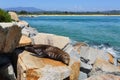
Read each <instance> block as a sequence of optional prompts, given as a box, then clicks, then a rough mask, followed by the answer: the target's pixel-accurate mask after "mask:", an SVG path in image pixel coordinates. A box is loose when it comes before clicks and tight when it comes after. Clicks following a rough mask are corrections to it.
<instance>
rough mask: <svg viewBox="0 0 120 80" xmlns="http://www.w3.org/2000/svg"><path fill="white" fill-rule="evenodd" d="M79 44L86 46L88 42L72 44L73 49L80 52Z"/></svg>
mask: <svg viewBox="0 0 120 80" xmlns="http://www.w3.org/2000/svg"><path fill="white" fill-rule="evenodd" d="M81 46H88V44H86V43H84V42H77V43H75V44H74V45H73V47H74V49H75V50H76V51H77V52H78V53H79V54H80V48H81Z"/></svg>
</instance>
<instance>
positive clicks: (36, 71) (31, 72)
mask: <svg viewBox="0 0 120 80" xmlns="http://www.w3.org/2000/svg"><path fill="white" fill-rule="evenodd" d="M17 70H18V80H23V79H25V80H63V79H64V78H67V77H69V76H70V73H71V69H70V68H69V67H68V66H66V65H65V64H63V63H62V62H59V61H55V60H52V59H48V58H39V57H36V56H33V55H32V53H30V52H27V51H24V52H23V53H21V54H20V55H19V58H18V69H17Z"/></svg>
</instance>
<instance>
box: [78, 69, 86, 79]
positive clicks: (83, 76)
mask: <svg viewBox="0 0 120 80" xmlns="http://www.w3.org/2000/svg"><path fill="white" fill-rule="evenodd" d="M85 79H87V74H86V73H84V72H81V71H80V76H79V79H78V80H85Z"/></svg>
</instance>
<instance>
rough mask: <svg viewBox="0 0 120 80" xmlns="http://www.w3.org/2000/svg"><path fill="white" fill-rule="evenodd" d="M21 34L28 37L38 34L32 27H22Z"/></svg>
mask: <svg viewBox="0 0 120 80" xmlns="http://www.w3.org/2000/svg"><path fill="white" fill-rule="evenodd" d="M21 27H22V26H21ZM22 34H23V35H26V36H28V37H33V36H36V35H37V34H38V31H37V30H36V29H35V28H32V27H23V28H22Z"/></svg>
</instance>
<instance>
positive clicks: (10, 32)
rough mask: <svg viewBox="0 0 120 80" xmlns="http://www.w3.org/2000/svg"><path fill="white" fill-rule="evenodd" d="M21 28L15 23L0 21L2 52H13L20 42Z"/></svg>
mask: <svg viewBox="0 0 120 80" xmlns="http://www.w3.org/2000/svg"><path fill="white" fill-rule="evenodd" d="M20 37H21V28H20V27H18V26H17V25H13V23H0V52H1V53H2V52H3V53H11V52H12V51H13V50H14V49H15V48H16V46H17V45H18V43H19V40H20Z"/></svg>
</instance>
